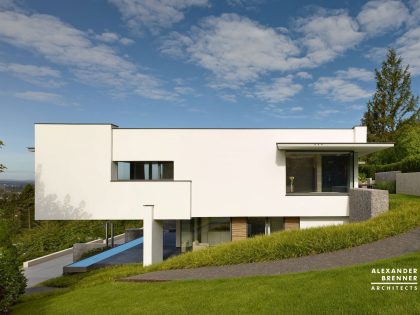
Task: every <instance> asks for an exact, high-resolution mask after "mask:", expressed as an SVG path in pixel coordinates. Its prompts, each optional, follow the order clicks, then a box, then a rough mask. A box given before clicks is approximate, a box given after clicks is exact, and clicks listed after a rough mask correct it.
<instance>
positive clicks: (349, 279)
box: [13, 253, 420, 315]
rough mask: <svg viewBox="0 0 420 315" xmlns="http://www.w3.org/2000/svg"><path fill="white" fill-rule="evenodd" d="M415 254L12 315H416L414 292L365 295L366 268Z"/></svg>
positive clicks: (97, 290)
mask: <svg viewBox="0 0 420 315" xmlns="http://www.w3.org/2000/svg"><path fill="white" fill-rule="evenodd" d="M419 261H420V253H416V254H411V255H406V256H403V257H399V258H394V259H388V260H383V261H378V262H375V263H373V264H368V265H361V266H354V267H347V268H339V269H335V270H328V271H317V272H307V273H300V274H293V275H285V276H270V277H252V278H239V279H225V280H208V281H175V282H162V283H121V282H112V281H111V282H105V283H102V284H99V285H97V286H89V287H79V288H74V289H70V290H68V291H66V292H59V293H55V294H50V295H41V296H38V297H29V298H26V301H25V302H24V303H21V304H19V305H17V306H16V307H15V309H14V310H13V314H54V315H60V314H101V315H103V314H281V313H283V314H419V313H420V299H419V293H418V291H371V287H370V282H372V281H378V276H377V275H372V274H371V268H373V267H374V268H392V267H399V268H402V267H417V268H418V267H419Z"/></svg>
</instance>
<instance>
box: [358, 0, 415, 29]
mask: <svg viewBox="0 0 420 315" xmlns="http://www.w3.org/2000/svg"><path fill="white" fill-rule="evenodd" d="M409 18H410V15H409V12H408V9H407V7H406V6H405V5H404V3H402V2H401V1H398V0H374V1H369V2H367V3H366V4H365V5H364V6H363V7H362V10H361V11H360V13H359V14H358V15H357V21H358V22H359V24H360V26H361V28H362V30H363V31H365V32H366V33H367V34H369V35H379V34H383V33H385V32H387V31H390V30H393V29H398V28H399V27H400V26H401V25H402V24H403V23H404V22H406V21H408V20H409Z"/></svg>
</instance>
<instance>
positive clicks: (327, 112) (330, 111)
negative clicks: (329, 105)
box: [316, 109, 340, 118]
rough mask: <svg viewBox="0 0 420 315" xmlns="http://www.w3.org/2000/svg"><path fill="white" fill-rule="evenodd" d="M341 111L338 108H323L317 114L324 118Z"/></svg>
mask: <svg viewBox="0 0 420 315" xmlns="http://www.w3.org/2000/svg"><path fill="white" fill-rule="evenodd" d="M339 112H340V111H339V110H337V109H322V110H319V111H317V112H316V116H318V117H322V118H324V117H327V116H330V115H332V114H337V113H339Z"/></svg>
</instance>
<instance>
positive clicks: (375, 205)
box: [349, 188, 389, 222]
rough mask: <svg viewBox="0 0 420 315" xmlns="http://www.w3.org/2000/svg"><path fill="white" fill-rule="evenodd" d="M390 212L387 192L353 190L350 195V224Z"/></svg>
mask: <svg viewBox="0 0 420 315" xmlns="http://www.w3.org/2000/svg"><path fill="white" fill-rule="evenodd" d="M388 210H389V194H388V191H387V190H379V189H363V188H353V189H350V193H349V220H350V222H355V221H364V220H368V219H370V218H372V217H375V216H377V215H379V214H382V213H384V212H386V211H388Z"/></svg>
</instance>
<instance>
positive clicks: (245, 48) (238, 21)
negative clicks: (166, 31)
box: [161, 14, 299, 86]
mask: <svg viewBox="0 0 420 315" xmlns="http://www.w3.org/2000/svg"><path fill="white" fill-rule="evenodd" d="M161 51H162V52H163V53H165V54H170V55H172V56H183V55H185V53H186V54H187V56H189V60H190V61H191V62H193V63H196V64H198V65H200V66H201V67H203V68H205V69H207V70H209V71H211V72H212V73H213V74H214V75H215V76H216V77H217V79H219V80H221V81H224V82H225V83H227V85H230V86H239V85H241V84H243V83H244V82H247V81H252V80H255V79H257V78H258V77H259V75H261V74H263V73H266V72H268V71H275V70H278V71H283V70H290V69H293V68H294V67H295V65H294V60H293V59H292V58H291V57H292V56H294V55H297V54H298V53H299V48H298V47H297V46H296V45H295V44H294V43H293V41H292V40H291V39H290V38H288V37H287V36H285V35H284V34H282V33H280V32H278V31H277V30H275V29H273V28H269V27H265V26H263V25H261V24H259V23H257V22H255V21H252V20H250V19H248V18H246V17H242V16H239V15H236V14H222V15H221V16H220V17H209V18H206V19H204V20H203V21H202V22H201V23H200V24H199V25H198V26H197V27H193V28H192V29H191V31H190V33H189V34H188V35H181V34H179V33H172V34H171V35H170V36H169V37H168V38H167V39H166V40H165V41H164V42H163V45H162V48H161Z"/></svg>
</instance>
